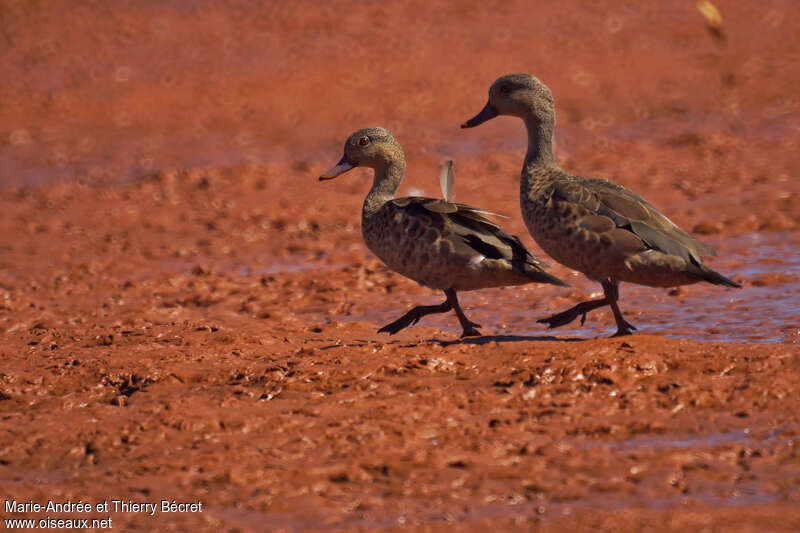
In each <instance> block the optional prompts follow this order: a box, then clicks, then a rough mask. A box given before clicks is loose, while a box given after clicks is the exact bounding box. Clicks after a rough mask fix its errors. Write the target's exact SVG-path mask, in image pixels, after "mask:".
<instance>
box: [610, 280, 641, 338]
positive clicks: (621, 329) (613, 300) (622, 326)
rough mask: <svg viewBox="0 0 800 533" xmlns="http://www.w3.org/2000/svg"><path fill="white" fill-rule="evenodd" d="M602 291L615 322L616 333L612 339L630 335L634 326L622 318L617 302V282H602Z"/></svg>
mask: <svg viewBox="0 0 800 533" xmlns="http://www.w3.org/2000/svg"><path fill="white" fill-rule="evenodd" d="M603 291H604V292H605V293H606V299H607V300H608V304H609V305H610V306H611V312H612V313H614V320H616V322H617V332H616V333H615V334H614V335H612V336H613V337H622V336H624V335H630V334H631V333H633V331H632V330H635V329H636V326H634V325H633V324H631V323H630V322H628V321H627V320H625V319H624V318H622V311H620V309H619V305H618V304H617V300H619V282H618V281H617V280H614V279H608V280H605V281H603Z"/></svg>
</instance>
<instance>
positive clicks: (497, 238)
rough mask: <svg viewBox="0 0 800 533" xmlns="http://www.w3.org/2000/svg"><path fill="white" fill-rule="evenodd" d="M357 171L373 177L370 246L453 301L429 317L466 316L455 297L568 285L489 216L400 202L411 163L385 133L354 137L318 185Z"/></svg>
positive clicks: (365, 223) (422, 201)
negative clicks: (472, 292)
mask: <svg viewBox="0 0 800 533" xmlns="http://www.w3.org/2000/svg"><path fill="white" fill-rule="evenodd" d="M356 166H367V167H371V168H374V169H375V176H374V178H373V185H372V188H371V189H370V191H369V193H368V194H367V197H366V198H365V200H364V206H363V209H362V215H361V231H362V235H363V237H364V242H365V243H366V245H367V247H368V248H369V249H370V250H371V251H372V252H373V253H374V254H375V255H377V256H378V257H379V258H380V259H381V260H382V261H383V262H384V263H386V265H387V266H388V267H389V268H391V269H392V270H394V271H395V272H398V273H399V274H402V275H404V276H406V277H408V278H410V279H412V280H414V281H416V282H418V283H420V284H421V285H424V286H426V287H430V288H433V289H440V290H443V291H445V294H446V295H447V297H448V300H447V301H446V302H445V303H444V304H442V306H445V307H447V306H449V307H447V308H446V309H444V308H442V307H441V306H438V307H437V306H433V307H437V309H438V310H435V311H434V310H429V312H444V311H446V310H449V309H450V308H453V309H454V310H455V311H456V313H457V314H459V315H462V314H463V313H461V312H460V308H459V307H458V302H457V297H456V291H465V290H474V289H482V288H487V287H501V286H509V285H522V284H527V283H533V282H538V283H552V284H556V285H565V284H564V283H563V282H562V281H560V280H559V279H558V278H555V277H554V276H552V275H550V274H547V273H546V272H545V271H544V270H543V269H542V267H543V266H545V265H544V264H543V263H542V262H541V261H539V260H538V259H536V258H535V257H534V256H533V255H532V254H531V253H530V252H528V250H526V249H525V247H524V246H523V245H522V243H521V242H520V240H519V239H518V238H517V237H515V236H513V235H510V234H508V233H506V232H504V231H503V230H502V229H500V228H499V227H498V226H497V225H496V224H495V223H494V222H492V221H491V220H490V219H489V218H487V214H488V213H487V212H486V211H483V210H481V209H478V208H475V207H470V206H468V205H464V204H457V203H453V202H448V201H446V200H438V199H433V198H423V197H407V198H394V194H395V191H396V190H397V187H398V186H399V185H400V182H401V180H402V179H403V172H404V169H405V156H404V154H403V150H402V148H401V147H400V145H399V144H398V143H397V141H396V140H395V139H394V138H393V137H392V136H391V134H389V132H388V131H386V130H385V129H383V128H366V129H362V130H359V131H357V132H355V133H353V134H352V135H351V136H350V137H349V138H348V140H347V142H346V143H345V148H344V156H343V157H342V159H341V161H340V162H339V163H338V164H337V166H336V167H334V168H333V169H331V170H330V171H329V172H328V173H326V174H323V176H321V177H320V179H330V178H333V177H335V176H337V175H339V174H341V173H343V172H346V171H347V170H350V169H352V168H354V167H356ZM428 307H430V306H428ZM415 309H420V308H415ZM442 309H443V310H442ZM413 312H414V310H412V311H411V312H410V313H413ZM419 313H421V311H417V313H416V314H414V315H413V316H411V317H410V318H406V317H408V316H409V313H407V314H406V315H404V317H403V318H401V319H400V320H399V321H396V322H395V323H393V324H394V325H395V327H396V329H395V327H389V326H392V324H390V325H389V326H387V327H386V328H388V329H386V328H383V330H385V331H389V332H390V333H395V332H396V331H399V329H402V327H405V326H407V325H410V323H414V322H416V320H419V318H420V317H419V316H416V315H418V314H419ZM424 314H429V313H427V312H426V313H423V314H422V316H424ZM404 318H405V319H406V320H404ZM459 320H461V316H459ZM406 322H410V323H406ZM467 322H468V321H467ZM467 322H464V321H462V326H464V334H465V335H470V334H477V330H475V326H476V325H474V324H472V326H470V324H471V323H467ZM399 326H402V327H399Z"/></svg>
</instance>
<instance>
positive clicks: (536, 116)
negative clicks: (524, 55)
mask: <svg viewBox="0 0 800 533" xmlns="http://www.w3.org/2000/svg"><path fill="white" fill-rule="evenodd" d="M498 115H510V116H513V117H519V118H521V119H523V120H526V121H527V120H530V119H533V120H534V121H536V122H539V123H549V122H553V121H554V119H555V104H554V102H553V95H552V93H551V92H550V89H548V88H547V86H546V85H545V84H544V83H542V82H541V81H539V80H538V79H537V78H535V77H534V76H531V75H530V74H506V75H505V76H500V77H499V78H497V79H496V80H495V82H494V83H492V86H491V87H490V88H489V101H488V102H486V105H485V106H484V108H483V109H482V110H481V112H480V113H478V114H477V115H475V116H474V117H472V118H471V119H469V120H468V121H466V122H465V123H463V124H462V125H461V127H462V128H473V127H475V126H478V125H480V124H483V123H484V122H486V121H487V120H490V119H493V118H494V117H496V116H498Z"/></svg>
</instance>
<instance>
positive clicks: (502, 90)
mask: <svg viewBox="0 0 800 533" xmlns="http://www.w3.org/2000/svg"><path fill="white" fill-rule="evenodd" d="M508 92H509V88H508V85H501V86H500V94H508Z"/></svg>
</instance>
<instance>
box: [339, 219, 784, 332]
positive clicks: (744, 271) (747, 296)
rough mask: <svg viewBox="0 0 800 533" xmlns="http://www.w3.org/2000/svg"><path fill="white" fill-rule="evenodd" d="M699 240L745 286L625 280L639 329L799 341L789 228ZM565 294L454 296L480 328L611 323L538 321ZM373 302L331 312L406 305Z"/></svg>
mask: <svg viewBox="0 0 800 533" xmlns="http://www.w3.org/2000/svg"><path fill="white" fill-rule="evenodd" d="M704 240H705V241H707V242H709V243H710V244H712V245H713V246H714V247H715V248H716V249H717V252H718V254H719V256H718V257H716V258H711V260H709V261H708V263H709V264H710V265H711V266H712V268H714V269H717V270H719V271H720V272H722V273H724V274H726V275H728V276H731V277H734V278H735V279H737V280H740V281H742V282H743V285H744V288H742V289H729V288H727V287H718V286H713V285H709V284H696V285H690V286H686V287H682V288H680V289H678V291H677V295H670V292H671V291H670V290H667V289H657V288H650V287H641V286H635V285H631V284H623V285H622V286H621V289H620V290H621V307H622V310H623V313H625V316H626V319H627V320H628V321H629V322H632V323H633V324H634V325H635V326H636V327H638V328H639V329H638V332H640V333H646V334H653V335H664V336H666V337H673V338H685V339H694V340H707V341H730V342H752V341H755V342H773V343H781V342H786V343H797V342H800V290H798V286H797V281H798V280H799V279H800V253H798V251H799V250H800V245H799V244H798V237H797V236H796V235H794V234H791V233H765V234H753V233H751V234H744V235H738V236H734V237H731V238H728V239H722V238H715V239H704ZM555 272H556V274H557V275H560V276H561V277H562V278H563V279H565V280H568V282H569V283H570V284H571V285H572V286H573V289H572V290H573V291H574V292H575V294H576V296H577V297H585V298H587V299H588V298H597V297H599V296H601V294H602V293H601V292H600V291H601V289H600V287H599V285H598V284H596V283H593V282H591V281H589V280H587V279H586V278H585V277H583V276H581V275H577V274H575V275H571V273H570V272H569V271H565V270H564V269H561V268H560V267H559V268H558V270H557V271H555ZM566 294H569V289H557V288H551V287H549V286H537V285H531V286H526V287H519V288H503V289H486V290H483V291H475V292H470V293H463V294H462V295H460V300H461V303H462V306H463V307H464V309H465V311H466V312H467V315H468V316H469V317H470V319H471V320H473V321H476V322H478V323H481V324H483V325H484V326H485V327H484V329H483V330H482V331H483V333H484V334H499V335H512V334H513V335H520V336H542V335H548V336H549V335H553V336H556V337H558V338H576V337H577V338H593V337H598V336H610V335H612V334H613V333H614V332H615V331H616V328H615V326H614V320H613V317H612V315H611V312H610V310H606V309H601V310H597V311H594V312H593V313H590V314H589V315H588V316H587V319H586V323H585V324H584V325H583V326H581V325H580V324H579V322H578V321H575V322H573V323H572V324H568V325H567V326H563V327H561V328H558V329H554V330H547V329H546V328H545V327H544V325H540V324H537V323H536V320H537V319H539V318H542V317H545V316H549V314H552V313H556V312H559V311H560V310H564V309H566V308H568V307H571V306H572V305H574V302H572V301H571V300H570V301H566V300H564V299H563V298H559V296H565V295H566ZM438 298H439V297H438V296H436V297H426V298H423V299H420V301H418V302H414V304H416V305H425V304H430V303H432V302H433V301H435V300H437V299H438ZM553 300H557V301H558V302H553ZM559 302H560V303H559ZM372 303H373V304H374V307H373V308H372V309H373V310H370V311H366V312H363V313H361V314H358V313H355V314H353V315H352V316H349V317H337V319H339V320H342V319H344V320H365V321H373V322H375V324H376V326H379V325H383V324H384V323H386V322H389V321H391V320H394V319H395V318H398V317H399V316H400V315H401V314H402V313H404V312H405V311H406V310H407V307H406V306H400V305H397V304H396V305H394V306H392V307H391V310H390V308H389V307H387V305H386V302H378V301H376V302H372ZM409 303H411V301H409ZM421 323H422V324H423V325H426V326H433V327H437V328H441V329H443V330H445V331H447V332H448V333H452V334H458V333H460V331H461V330H460V328H459V326H458V322H457V321H456V319H455V317H454V316H452V315H450V314H447V315H441V316H429V317H425V318H424V319H423V320H422V321H421ZM376 329H377V328H376Z"/></svg>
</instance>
